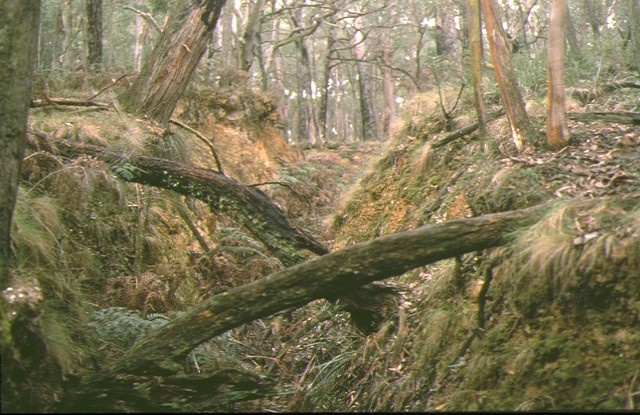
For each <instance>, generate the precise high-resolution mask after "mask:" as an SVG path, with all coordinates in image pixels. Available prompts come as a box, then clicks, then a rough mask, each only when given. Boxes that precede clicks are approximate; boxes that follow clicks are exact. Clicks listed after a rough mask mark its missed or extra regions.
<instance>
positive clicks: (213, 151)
mask: <svg viewBox="0 0 640 415" xmlns="http://www.w3.org/2000/svg"><path fill="white" fill-rule="evenodd" d="M169 122H170V123H172V124H175V125H177V126H178V127H182V128H184V129H185V130H187V131H189V132H190V133H192V134H194V135H195V136H196V137H198V138H199V139H200V140H202V142H203V143H205V145H206V146H207V147H209V150H211V154H213V159H214V160H215V162H216V167H217V168H218V173H220V174H223V175H224V171H223V170H222V163H220V159H219V158H218V152H217V151H216V148H215V147H214V145H213V143H212V142H211V140H209V139H208V138H207V137H205V136H204V135H202V133H200V132H199V131H198V130H196V129H194V128H191V127H189V126H188V125H187V124H184V123H181V122H180V121H178V120H173V119H171V120H169ZM225 176H226V175H225Z"/></svg>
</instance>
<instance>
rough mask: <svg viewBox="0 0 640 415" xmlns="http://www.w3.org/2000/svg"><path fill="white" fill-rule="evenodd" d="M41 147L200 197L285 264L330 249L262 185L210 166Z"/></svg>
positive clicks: (72, 146) (64, 144)
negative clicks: (97, 161) (83, 157)
mask: <svg viewBox="0 0 640 415" xmlns="http://www.w3.org/2000/svg"><path fill="white" fill-rule="evenodd" d="M43 147H44V148H45V149H46V150H47V151H52V150H53V151H57V152H59V153H60V154H62V155H64V156H67V157H72V156H75V155H78V154H84V155H89V156H93V157H96V158H98V159H100V160H102V161H104V162H106V163H108V164H109V165H110V166H111V167H112V170H113V171H114V172H115V173H116V174H118V175H119V176H120V177H121V178H122V179H123V180H125V181H129V182H134V183H141V184H146V185H149V186H155V187H161V188H164V189H168V190H173V191H174V192H177V193H179V194H182V195H185V196H190V197H194V198H197V199H200V200H202V201H204V202H205V203H207V204H208V205H209V208H210V209H212V210H213V211H216V212H221V213H224V214H227V215H230V216H232V217H234V218H235V219H236V220H238V221H239V222H240V223H242V224H243V225H244V226H245V227H246V228H247V229H248V230H249V231H250V232H251V233H252V234H253V235H254V236H255V237H256V239H258V240H260V241H261V242H262V243H263V244H264V245H265V246H266V248H267V249H268V250H269V251H270V252H271V253H272V254H273V255H274V256H276V257H277V258H278V259H280V261H282V263H283V264H284V265H285V266H290V265H293V264H297V263H299V262H302V261H304V260H306V259H307V257H308V256H307V254H305V253H304V252H303V250H305V249H307V250H309V251H311V252H313V253H315V254H318V255H324V254H326V253H327V252H328V250H327V249H326V248H325V247H324V246H323V245H322V244H321V243H320V242H318V241H317V240H316V239H315V238H314V237H313V236H311V235H310V234H308V233H307V232H306V231H304V230H303V229H298V228H296V227H294V226H293V225H291V223H289V221H288V220H287V218H286V217H285V215H284V213H283V212H282V211H281V210H280V209H279V208H278V207H277V206H276V205H274V204H273V203H271V202H270V201H269V199H267V197H266V196H265V195H264V193H262V192H261V191H260V190H258V189H256V188H254V187H249V186H245V185H243V184H241V183H239V182H237V181H236V180H234V179H231V178H229V177H227V176H224V175H222V174H220V173H217V172H215V171H213V170H210V169H205V168H201V167H195V166H190V165H187V164H184V163H179V162H175V161H170V160H163V159H159V158H153V157H144V156H138V155H127V154H124V153H119V152H115V151H110V150H107V149H105V148H103V147H99V146H94V145H89V144H82V143H75V142H71V141H61V142H57V143H46V144H45V145H43Z"/></svg>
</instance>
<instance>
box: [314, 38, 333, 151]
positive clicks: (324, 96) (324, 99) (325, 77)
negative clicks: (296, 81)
mask: <svg viewBox="0 0 640 415" xmlns="http://www.w3.org/2000/svg"><path fill="white" fill-rule="evenodd" d="M329 30H330V31H331V28H329ZM333 45H334V39H333V33H331V32H330V33H329V34H328V35H327V49H326V50H325V51H324V55H323V59H322V88H321V89H320V91H321V92H320V105H319V107H318V122H319V125H318V127H319V128H318V133H319V135H320V140H321V141H322V142H323V143H327V141H328V138H327V124H328V122H329V119H328V113H327V112H328V110H329V81H330V80H331V68H332V55H333Z"/></svg>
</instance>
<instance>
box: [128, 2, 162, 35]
mask: <svg viewBox="0 0 640 415" xmlns="http://www.w3.org/2000/svg"><path fill="white" fill-rule="evenodd" d="M124 8H125V9H127V10H131V11H132V12H134V13H135V14H137V15H139V16H140V17H142V18H143V19H144V20H146V21H147V22H149V23H151V26H153V28H154V29H156V31H157V32H158V33H162V32H163V30H162V28H161V27H160V25H159V24H158V22H156V19H154V18H153V16H151V15H150V14H149V13H145V12H143V11H140V10H138V9H136V8H133V7H131V6H124Z"/></svg>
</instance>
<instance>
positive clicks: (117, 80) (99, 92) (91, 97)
mask: <svg viewBox="0 0 640 415" xmlns="http://www.w3.org/2000/svg"><path fill="white" fill-rule="evenodd" d="M125 76H127V74H124V75H122V76H121V77H120V78H118V79H116V80H115V81H113V82H112V83H110V84H109V85H107V86H105V87H104V88H102V89H101V90H100V91H98V93H97V94H95V95H93V96H90V97H89V98H87V100H92V99H94V98H95V97H97V96H98V95H100V94H102V93H103V92H104V91H106V90H107V89H109V88H111V87H112V86H114V85H115V84H117V83H118V82H120V80H121V79H122V78H124V77H125Z"/></svg>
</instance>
